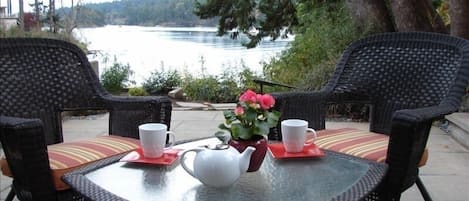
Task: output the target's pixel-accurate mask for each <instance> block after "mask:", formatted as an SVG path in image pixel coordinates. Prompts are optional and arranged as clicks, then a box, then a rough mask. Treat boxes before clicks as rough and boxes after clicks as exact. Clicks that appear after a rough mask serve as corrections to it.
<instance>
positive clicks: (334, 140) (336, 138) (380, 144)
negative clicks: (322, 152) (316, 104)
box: [314, 128, 389, 162]
mask: <svg viewBox="0 0 469 201" xmlns="http://www.w3.org/2000/svg"><path fill="white" fill-rule="evenodd" d="M317 134H318V137H317V138H316V140H314V143H315V144H316V145H318V146H319V147H321V148H323V149H328V150H332V151H337V152H341V153H345V154H349V155H353V156H357V157H360V158H366V159H369V160H373V161H377V162H384V161H385V160H386V153H387V150H388V142H389V136H387V135H383V134H378V133H372V132H369V131H362V130H358V129H354V128H342V129H331V130H322V131H318V133H317Z"/></svg>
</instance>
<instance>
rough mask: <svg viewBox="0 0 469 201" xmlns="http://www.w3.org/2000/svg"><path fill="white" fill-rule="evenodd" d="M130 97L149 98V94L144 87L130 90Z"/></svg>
mask: <svg viewBox="0 0 469 201" xmlns="http://www.w3.org/2000/svg"><path fill="white" fill-rule="evenodd" d="M128 93H129V96H148V93H147V92H146V91H145V89H143V87H132V88H130V89H129V92H128Z"/></svg>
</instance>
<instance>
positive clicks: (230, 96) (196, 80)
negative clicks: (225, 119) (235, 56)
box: [183, 62, 259, 103]
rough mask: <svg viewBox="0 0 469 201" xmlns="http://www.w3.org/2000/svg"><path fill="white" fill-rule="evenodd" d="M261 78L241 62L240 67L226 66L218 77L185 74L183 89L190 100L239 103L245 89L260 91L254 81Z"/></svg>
mask: <svg viewBox="0 0 469 201" xmlns="http://www.w3.org/2000/svg"><path fill="white" fill-rule="evenodd" d="M258 78H259V76H258V75H256V74H255V73H254V72H252V71H251V70H249V68H247V67H246V65H245V64H244V63H243V62H241V64H240V65H238V66H233V65H227V66H224V68H223V72H222V73H221V74H220V75H218V76H215V75H205V76H200V77H195V76H193V75H192V74H190V73H187V72H186V73H185V74H184V82H183V89H184V93H186V96H187V98H188V99H189V100H193V101H208V102H217V103H227V102H237V97H238V96H239V94H240V93H241V92H242V91H243V90H245V89H253V90H255V91H258V90H257V89H258V87H257V85H256V84H255V83H254V82H253V79H258Z"/></svg>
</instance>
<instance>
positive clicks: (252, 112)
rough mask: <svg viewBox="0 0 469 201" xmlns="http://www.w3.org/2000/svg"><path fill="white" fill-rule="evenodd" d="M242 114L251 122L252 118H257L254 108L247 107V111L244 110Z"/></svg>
mask: <svg viewBox="0 0 469 201" xmlns="http://www.w3.org/2000/svg"><path fill="white" fill-rule="evenodd" d="M244 114H245V116H246V120H247V121H250V122H253V121H254V120H256V119H257V112H256V110H254V109H252V108H249V109H248V110H247V111H245V113H244Z"/></svg>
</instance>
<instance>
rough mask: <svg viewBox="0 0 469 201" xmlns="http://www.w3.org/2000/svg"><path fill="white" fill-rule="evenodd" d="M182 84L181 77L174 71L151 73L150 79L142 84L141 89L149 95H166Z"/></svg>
mask: <svg viewBox="0 0 469 201" xmlns="http://www.w3.org/2000/svg"><path fill="white" fill-rule="evenodd" d="M181 83H182V79H181V76H180V75H179V73H178V72H177V71H176V70H172V71H158V70H156V71H153V72H152V73H151V74H150V77H148V78H146V79H145V80H144V82H143V83H142V86H143V88H144V89H145V91H147V92H148V93H150V94H167V93H168V92H169V91H171V90H172V89H174V88H175V87H178V86H180V85H181Z"/></svg>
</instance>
